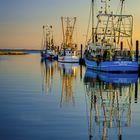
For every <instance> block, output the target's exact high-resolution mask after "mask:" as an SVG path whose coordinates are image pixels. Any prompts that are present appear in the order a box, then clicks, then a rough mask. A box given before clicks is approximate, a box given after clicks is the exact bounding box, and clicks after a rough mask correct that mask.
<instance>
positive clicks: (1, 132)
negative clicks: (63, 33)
mask: <svg viewBox="0 0 140 140" xmlns="http://www.w3.org/2000/svg"><path fill="white" fill-rule="evenodd" d="M139 87H140V83H139V79H138V75H137V74H108V73H97V72H94V71H91V70H86V69H85V67H80V66H79V65H77V64H59V63H57V62H41V61H40V56H39V55H38V54H31V55H25V56H0V140H66V139H67V140H139V139H140V131H139V130H140V99H139V91H140V90H139Z"/></svg>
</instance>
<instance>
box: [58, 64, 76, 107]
mask: <svg viewBox="0 0 140 140" xmlns="http://www.w3.org/2000/svg"><path fill="white" fill-rule="evenodd" d="M78 66H79V65H78V64H71V63H63V64H62V63H59V69H60V77H61V80H62V91H61V100H60V107H62V105H63V103H64V100H65V102H66V105H68V103H69V102H70V100H71V102H72V104H73V105H74V104H75V99H74V93H73V81H74V80H76V78H77V75H78V71H79V70H78Z"/></svg>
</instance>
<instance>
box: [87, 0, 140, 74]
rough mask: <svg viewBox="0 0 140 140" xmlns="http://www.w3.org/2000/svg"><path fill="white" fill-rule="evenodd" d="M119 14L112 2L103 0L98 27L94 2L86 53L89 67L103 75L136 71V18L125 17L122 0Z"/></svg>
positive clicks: (93, 1)
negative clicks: (113, 7)
mask: <svg viewBox="0 0 140 140" xmlns="http://www.w3.org/2000/svg"><path fill="white" fill-rule="evenodd" d="M119 2H120V9H119V10H118V11H117V13H116V14H114V12H112V11H111V10H110V0H101V4H102V7H101V10H100V11H99V13H98V14H97V21H96V27H95V16H94V15H95V9H96V8H95V0H92V10H91V11H92V39H91V41H88V45H87V47H86V49H85V52H84V60H85V64H86V67H87V68H90V69H94V70H97V71H104V72H121V73H122V72H137V71H138V60H137V59H136V58H135V54H133V52H132V48H133V44H132V34H133V16H132V15H127V14H124V10H123V9H124V3H125V0H120V1H119Z"/></svg>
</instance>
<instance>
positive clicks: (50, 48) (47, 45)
mask: <svg viewBox="0 0 140 140" xmlns="http://www.w3.org/2000/svg"><path fill="white" fill-rule="evenodd" d="M41 56H42V58H43V59H49V60H52V59H57V58H58V56H57V50H56V48H55V46H54V42H53V30H52V26H51V25H50V26H49V25H46V26H43V38H42V51H41Z"/></svg>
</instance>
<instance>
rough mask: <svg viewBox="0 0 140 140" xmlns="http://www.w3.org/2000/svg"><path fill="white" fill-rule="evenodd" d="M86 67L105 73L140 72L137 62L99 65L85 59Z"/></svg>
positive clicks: (116, 62) (102, 63)
mask: <svg viewBox="0 0 140 140" xmlns="http://www.w3.org/2000/svg"><path fill="white" fill-rule="evenodd" d="M85 64H86V67H87V68H89V69H93V70H97V71H104V72H138V62H136V61H105V62H100V63H97V62H96V61H91V60H88V59H86V58H85Z"/></svg>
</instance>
